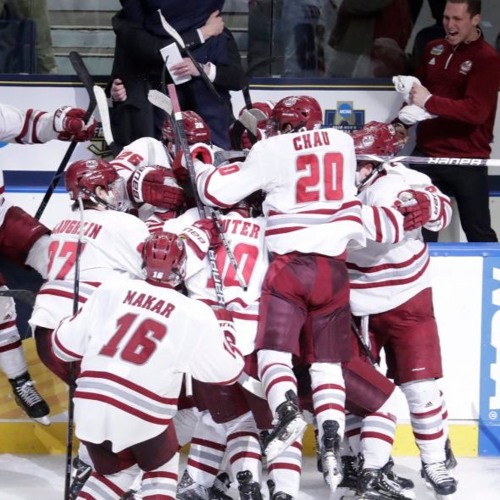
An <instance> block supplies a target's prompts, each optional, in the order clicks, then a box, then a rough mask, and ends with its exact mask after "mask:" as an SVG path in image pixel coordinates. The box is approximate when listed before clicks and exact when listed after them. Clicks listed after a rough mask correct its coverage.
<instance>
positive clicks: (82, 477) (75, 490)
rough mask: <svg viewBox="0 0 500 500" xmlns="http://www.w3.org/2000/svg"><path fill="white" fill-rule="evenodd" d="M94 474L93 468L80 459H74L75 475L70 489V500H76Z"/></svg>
mask: <svg viewBox="0 0 500 500" xmlns="http://www.w3.org/2000/svg"><path fill="white" fill-rule="evenodd" d="M90 474H92V467H91V466H90V465H89V464H86V463H85V462H84V461H83V460H81V459H80V458H79V457H75V458H74V459H73V474H72V475H71V477H72V479H71V484H70V487H69V500H76V498H77V497H78V494H79V493H80V490H81V489H82V488H83V485H84V484H85V482H86V481H87V479H88V478H89V477H90Z"/></svg>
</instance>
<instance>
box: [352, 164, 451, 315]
mask: <svg viewBox="0 0 500 500" xmlns="http://www.w3.org/2000/svg"><path fill="white" fill-rule="evenodd" d="M408 189H417V190H425V191H427V192H430V193H432V194H433V196H435V199H436V201H437V202H438V203H439V204H440V208H439V213H440V216H439V218H438V219H436V220H434V221H432V222H429V223H428V224H426V226H425V227H427V228H429V229H431V230H435V231H439V230H440V229H442V228H444V227H446V226H447V225H448V224H449V222H450V219H451V205H450V199H449V198H448V197H447V196H446V195H444V194H442V193H441V192H440V191H439V190H438V189H437V188H436V187H435V186H433V185H432V184H431V181H430V179H429V177H428V176H426V175H425V174H422V173H420V172H417V171H416V170H411V169H409V168H407V167H405V166H404V165H403V164H401V163H390V164H386V165H384V166H383V170H382V171H381V172H380V173H379V174H378V175H376V176H375V177H374V178H373V179H372V180H370V182H368V183H367V184H365V185H364V186H363V187H362V189H361V192H360V193H359V195H358V198H359V199H360V200H361V201H362V202H363V204H364V205H372V206H375V207H392V206H393V205H394V202H395V201H396V200H397V197H398V194H399V193H400V192H402V191H406V190H408ZM364 222H365V224H367V219H365V220H364ZM371 232H372V234H373V233H377V234H381V232H380V231H378V232H377V231H376V230H374V229H373V228H372V231H371ZM402 236H403V237H402V238H400V239H399V241H398V242H394V240H392V239H389V241H387V240H385V241H380V239H379V240H378V241H374V240H373V239H370V238H369V239H368V240H367V244H366V247H364V248H357V249H352V250H349V251H348V252H347V267H348V270H349V280H350V283H351V296H350V299H351V309H352V312H353V314H354V315H356V316H364V315H368V314H376V313H381V312H385V311H389V310H391V309H394V308H395V307H397V306H399V305H401V304H403V303H404V302H406V301H407V300H409V299H410V298H411V297H413V296H415V295H416V294H417V293H419V292H420V291H422V290H423V289H424V288H428V287H429V286H431V282H430V276H429V269H428V268H429V262H430V258H429V252H428V250H427V245H426V244H425V243H424V242H423V241H422V239H421V230H420V229H417V230H413V231H411V232H406V233H404V234H403V235H402Z"/></svg>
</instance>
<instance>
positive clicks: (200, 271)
mask: <svg viewBox="0 0 500 500" xmlns="http://www.w3.org/2000/svg"><path fill="white" fill-rule="evenodd" d="M198 219H199V216H198V211H197V209H195V208H192V209H190V210H188V211H187V212H185V213H184V214H182V215H181V216H179V217H177V218H176V219H171V220H169V221H166V222H165V223H164V225H163V230H164V231H168V232H171V233H175V234H181V233H182V232H185V231H191V232H193V231H194V232H195V233H196V236H197V237H198V238H199V239H200V240H201V241H202V242H203V243H202V244H205V246H206V248H207V249H208V241H206V236H205V234H204V233H203V232H202V231H199V230H198V229H197V228H196V227H190V226H191V224H192V223H193V222H194V221H196V220H198ZM220 220H221V225H222V227H223V229H224V234H225V237H226V239H227V241H228V243H229V247H230V249H231V251H232V253H233V256H234V258H235V260H236V262H237V263H238V269H239V271H240V273H241V276H242V278H243V280H244V281H245V283H246V284H247V287H248V288H247V290H246V291H245V290H243V288H242V287H241V286H240V283H239V281H238V279H237V277H236V272H235V269H234V267H233V265H232V264H231V262H230V259H229V257H228V255H227V252H226V249H225V248H224V246H222V245H221V246H219V247H218V248H217V251H216V254H215V259H216V264H217V269H218V271H219V274H220V277H221V280H222V288H223V293H224V300H225V302H226V309H228V310H229V311H231V312H232V314H233V318H234V325H235V328H236V332H237V338H238V349H240V350H241V352H242V354H243V355H247V354H250V353H251V352H253V351H254V347H255V337H256V335H257V321H258V314H259V299H260V295H261V288H262V281H263V279H264V276H265V274H266V271H267V268H268V267H269V258H268V253H267V250H266V248H265V242H264V239H265V218H264V217H257V218H247V217H243V216H242V215H241V214H240V213H239V212H238V211H231V212H229V213H227V214H225V215H222V216H221V218H220ZM186 248H187V252H188V258H187V265H186V278H185V281H184V284H185V286H186V289H187V291H188V294H189V296H190V297H192V298H194V299H198V300H202V301H204V302H206V303H208V304H211V305H216V304H217V295H216V293H215V287H214V281H213V278H212V274H211V271H210V263H209V261H208V259H207V258H206V257H204V258H202V259H200V258H199V256H198V255H197V253H196V252H194V251H193V250H192V249H191V247H190V246H189V245H186Z"/></svg>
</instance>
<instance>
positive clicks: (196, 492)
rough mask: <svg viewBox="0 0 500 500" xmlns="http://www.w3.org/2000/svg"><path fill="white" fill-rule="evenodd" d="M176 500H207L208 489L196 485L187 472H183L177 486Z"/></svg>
mask: <svg viewBox="0 0 500 500" xmlns="http://www.w3.org/2000/svg"><path fill="white" fill-rule="evenodd" d="M176 498H177V499H178V500H209V499H210V497H209V494H208V488H205V486H203V485H201V484H198V483H196V482H195V481H194V479H193V478H192V477H191V476H190V475H189V472H188V471H187V470H185V471H184V474H183V475H182V478H181V480H180V482H179V484H178V485H177V497H176Z"/></svg>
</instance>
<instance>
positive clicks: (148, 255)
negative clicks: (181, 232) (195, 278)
mask: <svg viewBox="0 0 500 500" xmlns="http://www.w3.org/2000/svg"><path fill="white" fill-rule="evenodd" d="M142 258H143V260H144V267H145V269H146V279H147V280H148V281H150V282H152V283H154V284H156V285H161V286H169V287H172V288H175V287H176V286H178V285H180V283H181V282H182V280H183V279H184V276H185V262H186V249H185V247H184V242H183V241H182V240H181V239H180V238H179V237H178V236H177V235H176V234H172V233H166V232H165V233H157V234H153V235H151V236H149V237H148V238H147V239H146V241H145V242H144V245H143V247H142Z"/></svg>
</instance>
